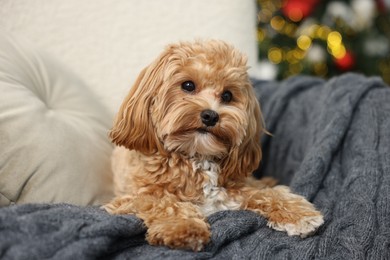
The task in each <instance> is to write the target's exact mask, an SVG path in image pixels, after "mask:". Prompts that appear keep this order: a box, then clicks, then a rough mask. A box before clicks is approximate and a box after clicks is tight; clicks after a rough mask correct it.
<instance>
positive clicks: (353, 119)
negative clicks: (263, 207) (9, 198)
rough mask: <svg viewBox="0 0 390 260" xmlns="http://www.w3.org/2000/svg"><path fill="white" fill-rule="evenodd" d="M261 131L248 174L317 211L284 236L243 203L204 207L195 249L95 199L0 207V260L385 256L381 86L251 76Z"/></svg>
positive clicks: (385, 136) (388, 135)
mask: <svg viewBox="0 0 390 260" xmlns="http://www.w3.org/2000/svg"><path fill="white" fill-rule="evenodd" d="M254 85H255V87H256V91H257V94H258V95H259V96H258V97H259V99H260V101H261V104H262V109H263V113H264V116H265V122H266V126H267V130H268V131H269V132H271V133H272V136H270V135H267V136H264V137H263V140H262V143H263V151H264V158H263V162H262V164H261V167H260V168H259V170H258V171H256V173H255V174H256V175H258V176H274V177H276V178H278V179H279V180H280V181H281V183H284V184H289V185H290V186H291V188H292V189H293V191H294V192H296V193H299V194H301V195H304V196H306V197H307V198H308V199H309V200H310V201H312V202H313V203H314V204H315V205H316V207H317V208H318V209H319V210H321V211H322V212H323V214H324V216H325V223H324V225H323V226H322V227H320V229H319V230H318V232H317V233H316V234H314V235H313V236H311V237H308V238H305V239H302V238H299V237H288V236H287V234H286V233H284V232H277V231H275V230H272V229H270V228H268V227H267V226H266V220H265V219H264V218H263V217H261V216H258V215H256V214H255V213H253V212H249V211H224V212H219V213H216V214H213V215H211V216H210V217H209V219H208V221H209V222H210V224H211V231H212V237H211V242H210V243H209V244H208V245H207V246H206V248H205V250H204V251H202V252H199V253H194V252H190V251H182V250H171V249H168V248H165V247H154V246H150V245H148V244H147V243H146V241H145V239H144V235H145V231H146V230H145V228H144V226H143V224H142V221H140V220H139V219H137V218H136V217H134V216H111V215H109V214H107V213H106V212H104V211H102V210H100V209H98V208H95V207H87V208H83V207H77V206H72V205H67V204H55V205H54V204H52V205H42V204H41V205H40V204H28V205H19V206H10V207H6V208H2V209H0V258H2V259H44V258H52V259H70V258H73V259H96V258H104V259H107V258H108V259H110V258H111V259H112V258H114V259H210V258H213V259H249V258H251V259H313V258H315V259H390V250H389V244H390V212H389V210H390V203H389V200H390V132H389V129H390V117H389V115H390V88H388V87H387V86H386V85H385V84H384V83H382V82H381V81H380V80H379V79H378V78H365V77H362V76H359V75H355V74H347V75H344V76H342V77H338V78H334V79H332V80H329V81H324V80H320V79H317V78H310V77H296V78H291V79H289V80H286V81H283V82H281V83H275V82H263V81H254Z"/></svg>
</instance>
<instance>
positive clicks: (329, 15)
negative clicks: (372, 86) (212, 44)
mask: <svg viewBox="0 0 390 260" xmlns="http://www.w3.org/2000/svg"><path fill="white" fill-rule="evenodd" d="M257 3H258V8H259V9H258V40H259V49H260V61H262V64H267V63H268V64H273V67H274V70H275V72H276V73H275V74H276V75H277V78H278V79H282V78H286V77H288V76H291V75H295V74H311V75H315V76H321V77H326V78H328V77H331V76H334V75H338V74H340V73H344V72H346V71H356V72H360V73H363V74H365V75H379V76H381V77H382V78H383V79H384V80H385V81H386V82H387V83H390V0H350V1H346V0H345V1H342V0H338V1H321V0H258V1H257ZM268 67H269V66H268Z"/></svg>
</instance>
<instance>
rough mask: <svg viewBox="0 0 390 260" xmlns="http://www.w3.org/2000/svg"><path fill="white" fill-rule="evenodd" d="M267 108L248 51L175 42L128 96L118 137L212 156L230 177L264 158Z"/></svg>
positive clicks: (144, 147)
mask: <svg viewBox="0 0 390 260" xmlns="http://www.w3.org/2000/svg"><path fill="white" fill-rule="evenodd" d="M262 131H263V127H262V115H261V112H260V107H259V104H258V102H257V100H256V98H255V94H254V92H253V88H252V86H251V84H250V81H249V77H248V74H247V65H246V57H245V56H243V55H242V54H241V53H240V52H239V51H238V50H236V49H234V48H233V47H232V46H230V45H228V44H227V43H224V42H222V41H216V40H209V41H196V42H192V43H188V42H183V43H179V44H172V45H169V46H168V47H167V48H166V49H165V51H164V52H163V53H162V54H161V55H160V57H158V58H157V59H156V60H155V61H154V62H153V63H152V64H151V65H149V66H148V67H146V68H145V69H144V70H143V71H142V72H141V74H140V75H139V77H138V79H137V80H136V82H135V84H134V86H133V87H132V88H131V90H130V92H129V94H128V96H127V97H126V98H125V100H124V102H123V104H122V106H121V108H120V111H119V113H118V115H117V118H116V122H115V124H114V127H113V129H112V131H111V137H112V139H113V141H114V142H115V143H116V144H117V145H123V146H125V147H127V148H129V149H134V150H137V151H140V152H142V153H144V154H147V155H151V154H154V153H156V152H159V153H161V154H168V153H172V152H176V153H181V154H184V155H187V156H189V157H204V158H210V157H212V158H213V159H215V160H216V161H218V162H220V166H221V168H222V171H223V172H226V175H227V176H231V177H234V176H237V177H238V176H241V175H246V174H247V173H250V172H252V171H253V170H254V169H255V168H256V167H257V166H258V163H259V161H260V159H261V150H260V145H259V139H260V134H261V132H262Z"/></svg>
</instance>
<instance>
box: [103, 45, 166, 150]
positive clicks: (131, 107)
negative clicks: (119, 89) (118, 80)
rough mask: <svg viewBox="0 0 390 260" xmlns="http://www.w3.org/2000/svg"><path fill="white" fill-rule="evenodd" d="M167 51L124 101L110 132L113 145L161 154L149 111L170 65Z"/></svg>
mask: <svg viewBox="0 0 390 260" xmlns="http://www.w3.org/2000/svg"><path fill="white" fill-rule="evenodd" d="M168 56H169V53H168V50H167V51H166V52H164V53H163V54H161V55H160V57H159V58H157V59H156V60H155V61H154V62H153V63H152V64H151V65H149V66H148V67H146V68H144V69H143V70H142V71H141V73H140V75H139V76H138V78H137V80H136V82H135V83H134V85H133V87H132V88H131V89H130V92H129V94H128V95H127V97H126V98H125V99H124V101H123V103H122V105H121V107H120V109H119V112H118V114H117V116H116V119H115V122H114V126H113V128H112V130H111V132H110V137H111V138H112V140H113V142H114V143H115V144H117V145H119V146H124V147H126V148H128V149H132V150H137V151H140V152H142V153H145V154H152V153H154V152H156V151H157V150H160V148H161V147H160V146H161V144H160V143H159V141H158V139H157V136H156V134H155V131H154V128H153V125H152V120H151V117H150V107H151V105H152V103H153V98H154V97H155V95H156V93H157V91H158V89H159V88H160V87H161V85H162V84H163V71H164V67H165V65H166V63H167V61H168Z"/></svg>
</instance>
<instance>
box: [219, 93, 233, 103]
mask: <svg viewBox="0 0 390 260" xmlns="http://www.w3.org/2000/svg"><path fill="white" fill-rule="evenodd" d="M221 99H222V101H223V102H225V103H229V102H230V101H232V99H233V94H232V92H230V91H229V90H226V91H224V92H223V93H222V95H221Z"/></svg>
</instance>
